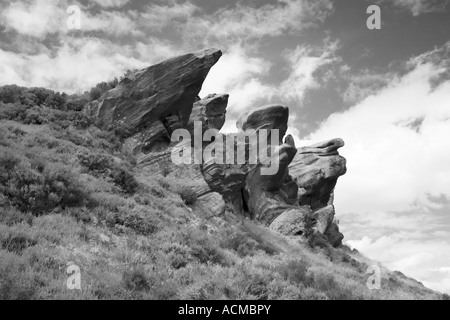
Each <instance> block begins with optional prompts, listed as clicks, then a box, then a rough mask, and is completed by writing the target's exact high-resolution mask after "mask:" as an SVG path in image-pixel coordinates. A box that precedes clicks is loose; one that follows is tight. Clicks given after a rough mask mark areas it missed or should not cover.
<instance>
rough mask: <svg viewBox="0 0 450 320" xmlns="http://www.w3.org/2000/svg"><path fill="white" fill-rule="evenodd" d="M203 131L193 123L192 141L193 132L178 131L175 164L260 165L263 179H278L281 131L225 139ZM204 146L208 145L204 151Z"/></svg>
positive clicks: (174, 137)
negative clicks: (271, 176) (265, 176)
mask: <svg viewBox="0 0 450 320" xmlns="http://www.w3.org/2000/svg"><path fill="white" fill-rule="evenodd" d="M202 128H203V124H202V122H201V121H195V122H194V134H193V136H194V138H193V141H192V137H191V132H189V130H187V129H177V130H175V131H174V132H173V133H172V142H179V144H178V145H177V146H175V147H174V148H173V149H172V152H171V158H172V162H173V163H174V164H176V165H181V164H203V163H206V162H207V163H216V164H246V163H248V164H255V165H256V164H259V163H261V164H262V166H261V175H275V174H276V173H277V172H278V169H279V161H278V159H279V142H280V139H279V138H280V133H279V130H278V129H271V130H270V131H269V130H267V129H260V130H258V132H257V131H256V130H253V129H249V130H246V131H245V132H239V133H230V134H227V135H224V134H222V133H220V132H219V131H218V130H217V129H208V130H206V131H205V132H204V133H203V130H202ZM269 132H270V144H269V143H268V140H269ZM224 140H225V141H224ZM192 142H193V143H192ZM204 142H207V143H209V144H208V145H207V146H206V147H204ZM192 146H193V147H192Z"/></svg>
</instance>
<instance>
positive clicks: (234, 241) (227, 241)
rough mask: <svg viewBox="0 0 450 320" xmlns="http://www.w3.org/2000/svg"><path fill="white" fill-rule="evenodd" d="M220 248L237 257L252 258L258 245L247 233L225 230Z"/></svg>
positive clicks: (237, 230)
mask: <svg viewBox="0 0 450 320" xmlns="http://www.w3.org/2000/svg"><path fill="white" fill-rule="evenodd" d="M221 239H222V240H221V242H220V246H221V247H222V248H226V249H231V250H233V251H235V252H236V253H237V254H238V255H239V256H241V257H245V256H249V255H250V256H252V255H254V254H255V253H256V251H257V250H258V247H259V244H258V242H257V241H255V240H254V239H252V238H251V237H250V236H249V234H248V233H245V232H243V231H242V230H239V229H236V230H235V229H226V230H225V231H224V232H223V234H222V235H221Z"/></svg>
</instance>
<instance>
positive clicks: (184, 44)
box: [0, 0, 450, 293]
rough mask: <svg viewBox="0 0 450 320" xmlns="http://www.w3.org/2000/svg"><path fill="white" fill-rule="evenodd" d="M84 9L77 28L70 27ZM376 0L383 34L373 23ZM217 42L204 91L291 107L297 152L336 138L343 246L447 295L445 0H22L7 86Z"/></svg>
mask: <svg viewBox="0 0 450 320" xmlns="http://www.w3.org/2000/svg"><path fill="white" fill-rule="evenodd" d="M70 5H77V6H78V7H79V8H80V12H81V17H80V29H77V30H73V29H69V28H68V27H67V20H68V19H69V18H70V17H71V14H72V12H69V13H68V12H67V8H68V7H69V6H70ZM370 5H378V6H379V7H380V10H381V29H379V30H369V29H368V27H367V25H366V21H367V19H368V18H369V16H370V14H367V13H366V10H367V8H368V7H369V6H370ZM208 47H215V48H218V49H221V50H222V51H223V53H224V55H223V57H222V58H221V60H220V61H219V62H218V63H217V65H216V66H214V67H213V68H212V69H211V72H210V74H209V76H208V78H207V80H206V82H205V84H204V86H203V89H202V92H201V96H206V95H207V94H210V93H229V94H230V101H229V107H228V110H227V122H226V124H225V126H224V129H223V131H225V132H230V131H234V130H235V123H236V119H237V118H238V117H239V115H240V114H241V113H242V112H243V111H245V110H248V109H249V108H252V107H257V106H261V105H264V104H268V103H281V104H283V105H286V106H288V107H289V108H290V123H289V125H290V129H289V133H291V134H292V135H293V136H294V138H295V140H296V143H297V146H304V145H308V144H311V143H315V142H319V141H322V140H327V139H331V138H335V137H340V138H342V139H344V141H345V142H346V146H345V147H344V148H342V149H341V151H340V153H341V154H342V155H343V156H344V157H345V158H347V161H348V165H347V166H348V172H347V174H346V175H345V176H343V177H341V178H340V179H339V181H338V185H337V188H336V192H335V193H336V196H335V207H336V213H337V218H339V221H340V228H341V230H342V231H343V233H344V235H345V239H344V240H345V241H346V243H347V244H348V245H350V246H351V247H353V248H356V249H358V250H360V251H361V252H362V253H364V254H365V255H367V256H368V257H369V258H371V259H374V260H377V261H380V262H381V263H382V264H383V265H385V266H386V267H388V268H390V269H393V270H400V271H402V272H403V273H405V274H406V275H409V276H412V277H414V278H416V279H418V280H419V281H421V282H423V283H424V284H425V285H426V286H428V287H430V288H432V289H435V290H438V291H441V292H447V293H450V254H449V253H450V139H449V137H450V1H449V0H248V1H247V0H241V1H236V0H231V1H219V0H155V1H144V0H91V1H86V0H79V1H74V0H16V1H4V0H2V1H1V3H0V85H6V84H18V85H23V86H39V87H46V88H50V89H54V90H57V91H64V92H67V93H78V92H83V91H85V90H88V89H89V88H91V87H92V86H94V85H95V84H96V83H99V82H102V81H105V80H111V79H113V78H114V77H119V76H121V75H122V74H123V73H124V72H125V71H126V70H127V69H133V68H144V67H146V66H149V65H151V64H155V63H157V62H159V61H161V60H164V59H166V58H170V57H172V56H175V55H178V54H181V53H185V52H189V51H194V50H199V49H203V48H208Z"/></svg>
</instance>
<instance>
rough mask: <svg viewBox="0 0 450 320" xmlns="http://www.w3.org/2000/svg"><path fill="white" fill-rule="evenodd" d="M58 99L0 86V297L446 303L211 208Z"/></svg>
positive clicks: (345, 254) (115, 131) (119, 137)
mask: <svg viewBox="0 0 450 320" xmlns="http://www.w3.org/2000/svg"><path fill="white" fill-rule="evenodd" d="M5 92H7V94H5ZM55 97H56V98H55ZM61 97H62V96H60V95H56V94H54V93H52V92H51V91H48V90H44V89H35V88H34V89H26V88H18V87H13V88H11V87H8V88H6V89H5V88H3V89H0V101H1V102H0V299H441V298H443V296H442V295H441V294H439V293H436V292H433V291H431V290H429V289H427V288H425V287H424V286H423V285H422V284H420V283H418V282H417V281H415V280H413V279H410V278H407V277H405V276H404V275H402V274H401V273H399V272H391V271H389V270H386V269H385V268H382V270H381V277H382V278H381V288H380V289H379V290H377V289H375V290H370V289H369V288H368V286H367V281H368V278H369V276H371V274H368V273H367V270H368V267H369V266H370V265H373V264H374V263H373V262H371V261H369V260H368V259H366V258H364V257H363V256H361V255H360V254H359V253H358V252H356V251H351V250H350V249H349V248H348V247H346V246H342V245H340V246H338V247H337V248H334V247H332V246H322V247H315V248H313V247H311V246H310V243H308V241H307V240H306V239H304V237H298V236H286V235H282V234H280V233H278V232H275V231H273V230H270V229H268V228H267V227H266V226H265V225H264V223H262V222H259V221H258V220H251V219H248V218H246V217H244V216H241V215H237V214H235V210H234V208H232V207H230V206H229V205H227V206H226V207H225V209H224V211H223V212H222V213H221V214H219V215H211V214H210V211H208V210H207V208H206V207H205V205H204V204H203V205H199V203H198V202H199V199H198V196H197V193H196V192H195V191H194V190H193V188H192V186H191V185H189V183H188V181H184V180H179V179H175V178H174V177H171V176H170V174H169V172H162V173H160V172H155V171H153V170H151V169H149V168H148V167H142V166H137V165H136V162H137V160H136V157H135V155H134V154H133V153H130V152H129V149H128V148H126V144H125V138H126V136H127V133H125V134H124V132H123V130H122V128H118V127H110V128H104V126H102V124H100V123H98V122H96V121H95V118H93V117H90V116H87V115H86V114H85V113H83V112H81V111H80V110H81V108H79V107H78V106H77V103H78V102H77V101H78V100H77V99H76V98H74V97H66V96H63V97H62V98H61ZM52 101H56V102H55V103H51V102H52ZM83 103H84V102H83ZM99 127H103V129H100V128H99ZM69 266H72V267H73V266H76V267H78V268H79V269H80V276H81V290H77V289H74V290H72V289H69V288H68V286H67V280H68V279H69V276H70V274H68V273H67V272H68V267H69Z"/></svg>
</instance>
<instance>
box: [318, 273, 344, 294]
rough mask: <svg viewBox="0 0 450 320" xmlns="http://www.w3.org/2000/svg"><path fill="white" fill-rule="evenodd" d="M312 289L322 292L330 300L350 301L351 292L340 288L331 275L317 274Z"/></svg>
mask: <svg viewBox="0 0 450 320" xmlns="http://www.w3.org/2000/svg"><path fill="white" fill-rule="evenodd" d="M314 287H316V288H317V289H318V290H320V291H323V292H324V293H325V294H326V295H327V297H328V298H329V299H331V300H350V299H352V292H351V291H350V290H349V289H347V288H343V287H340V286H339V284H338V283H337V282H336V281H335V280H334V277H333V275H331V274H327V273H323V272H318V273H316V274H315V275H314Z"/></svg>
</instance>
